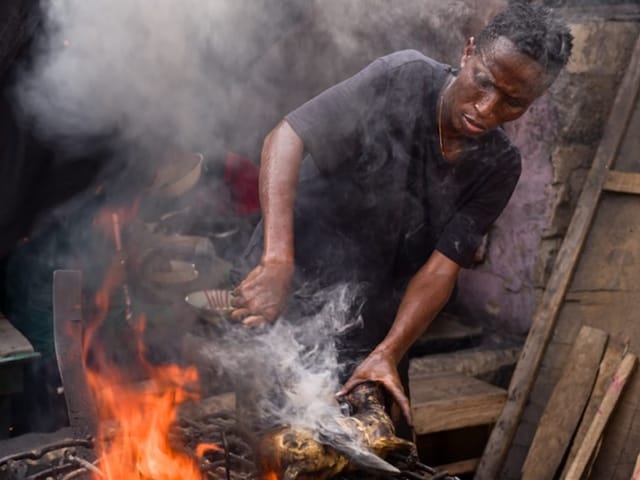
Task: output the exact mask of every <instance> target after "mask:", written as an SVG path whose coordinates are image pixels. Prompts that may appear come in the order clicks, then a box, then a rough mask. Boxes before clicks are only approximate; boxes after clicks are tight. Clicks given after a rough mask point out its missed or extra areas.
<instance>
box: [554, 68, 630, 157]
mask: <svg viewBox="0 0 640 480" xmlns="http://www.w3.org/2000/svg"><path fill="white" fill-rule="evenodd" d="M622 73H623V72H621V73H619V74H612V75H607V74H599V73H598V74H596V73H581V74H561V75H560V76H559V77H558V79H557V80H556V82H555V83H554V84H553V85H552V87H551V89H552V95H553V101H554V103H555V105H556V111H555V115H556V117H557V120H558V123H557V124H558V125H559V127H558V132H557V135H558V137H559V139H560V140H561V141H563V142H565V143H579V144H583V145H595V144H597V143H598V142H599V141H600V138H601V137H602V131H603V128H604V125H605V123H606V122H607V120H608V118H609V111H610V109H611V105H612V104H613V101H614V98H615V94H616V91H617V88H618V85H619V83H620V79H621V78H622Z"/></svg>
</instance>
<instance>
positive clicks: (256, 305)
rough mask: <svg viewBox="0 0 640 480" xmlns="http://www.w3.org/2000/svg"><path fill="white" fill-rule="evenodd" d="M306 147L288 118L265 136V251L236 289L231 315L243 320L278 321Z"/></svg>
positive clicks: (288, 275)
mask: <svg viewBox="0 0 640 480" xmlns="http://www.w3.org/2000/svg"><path fill="white" fill-rule="evenodd" d="M303 151H304V146H303V142H302V139H301V138H300V137H299V136H298V135H297V134H296V133H295V131H294V130H293V129H292V128H291V126H290V125H289V124H288V123H287V122H286V121H282V122H280V123H279V124H278V125H277V126H276V127H275V128H274V129H273V130H272V131H271V133H269V135H267V137H266V139H265V142H264V145H263V149H262V157H261V163H260V204H261V207H262V215H263V221H264V251H263V253H262V258H261V260H260V263H259V264H258V266H256V267H255V268H254V269H253V270H252V271H251V272H250V273H249V275H247V277H246V278H245V279H244V280H243V281H242V282H241V283H240V285H239V286H238V287H237V288H236V289H235V291H234V300H233V305H234V307H235V308H236V309H235V310H234V312H233V314H232V317H233V318H234V319H236V320H241V319H243V323H244V324H245V325H258V324H262V323H266V322H271V321H273V320H275V319H276V318H277V317H278V315H280V313H281V312H282V310H283V309H284V306H285V303H286V300H287V296H288V293H289V287H290V285H291V278H292V276H293V270H294V246H293V245H294V244H293V238H294V237H293V236H294V232H293V206H294V202H295V196H296V187H297V184H298V177H299V174H300V165H301V163H302V155H303Z"/></svg>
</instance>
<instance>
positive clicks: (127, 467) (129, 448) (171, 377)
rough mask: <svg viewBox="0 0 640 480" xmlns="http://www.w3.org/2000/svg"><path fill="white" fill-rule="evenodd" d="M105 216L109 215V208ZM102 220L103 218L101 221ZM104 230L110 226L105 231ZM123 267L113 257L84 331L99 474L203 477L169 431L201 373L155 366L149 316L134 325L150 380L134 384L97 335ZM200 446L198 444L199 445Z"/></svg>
mask: <svg viewBox="0 0 640 480" xmlns="http://www.w3.org/2000/svg"><path fill="white" fill-rule="evenodd" d="M101 218H109V214H108V213H105V214H104V215H103V216H102V217H101ZM98 223H100V222H98ZM105 233H106V232H105ZM121 281H122V271H121V269H120V268H119V267H118V265H117V264H116V262H114V263H113V264H112V265H111V268H110V269H109V271H108V272H107V275H106V277H105V279H104V282H103V285H102V288H101V289H100V291H99V292H98V293H97V295H96V299H95V307H96V309H97V315H96V317H95V318H94V322H93V324H92V325H91V326H90V328H88V329H87V331H86V332H85V343H84V359H85V363H86V359H87V355H88V353H89V351H91V354H92V359H94V361H93V362H92V364H94V363H95V364H96V365H97V367H96V368H95V370H89V369H87V377H88V383H89V386H90V388H91V390H92V392H93V394H94V397H95V401H96V407H97V410H98V437H97V438H98V445H97V450H98V452H97V453H98V454H99V458H100V463H99V468H100V470H101V472H102V473H103V474H104V476H102V475H100V476H95V477H94V478H95V479H96V480H98V479H100V480H104V479H106V480H125V479H134V480H202V474H201V473H200V470H199V468H198V465H197V463H196V460H195V459H194V458H193V457H192V456H190V455H188V454H186V453H184V452H180V451H176V450H175V449H174V448H172V445H171V444H170V443H171V442H170V441H169V431H170V428H171V426H172V424H173V423H174V421H175V419H176V416H177V413H178V407H179V405H180V404H181V403H183V402H184V401H186V400H189V399H196V398H198V393H197V391H198V373H197V370H196V369H195V368H194V367H187V368H182V367H180V366H178V365H164V366H155V365H151V364H149V363H148V362H147V361H146V360H145V358H144V345H143V342H142V333H143V331H144V325H145V319H144V317H143V316H141V317H140V320H139V321H138V323H137V325H136V332H135V333H136V335H137V341H138V357H139V360H140V362H141V365H142V366H143V367H144V368H145V369H146V372H147V373H148V375H147V377H148V379H149V380H148V381H146V382H144V383H143V384H142V385H141V384H132V383H131V382H130V380H128V379H127V378H126V376H127V375H126V372H123V371H121V370H119V369H118V368H116V367H115V366H114V365H112V364H111V363H110V362H109V361H108V359H107V356H106V354H105V351H104V349H103V348H100V346H99V345H92V343H97V342H96V341H95V338H94V337H95V334H96V331H97V329H98V327H99V326H100V325H101V324H102V323H103V322H104V320H105V319H106V318H107V313H108V311H109V303H110V293H111V292H112V291H114V290H115V289H116V288H118V286H119V285H120V284H121ZM199 448H200V447H199Z"/></svg>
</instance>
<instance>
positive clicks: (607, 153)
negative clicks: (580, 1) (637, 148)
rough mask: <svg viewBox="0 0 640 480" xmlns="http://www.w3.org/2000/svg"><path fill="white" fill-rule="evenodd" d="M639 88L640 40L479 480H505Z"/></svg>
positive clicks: (520, 362)
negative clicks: (508, 458) (504, 473)
mask: <svg viewBox="0 0 640 480" xmlns="http://www.w3.org/2000/svg"><path fill="white" fill-rule="evenodd" d="M639 88H640V37H639V38H638V40H637V41H636V44H635V47H634V50H633V54H632V56H631V59H630V62H629V66H628V67H627V71H626V72H625V75H624V78H623V79H622V82H621V84H620V87H619V89H618V94H617V95H616V99H615V101H614V103H613V106H612V109H611V115H610V118H609V121H608V122H607V125H606V127H605V131H604V134H603V136H602V140H601V141H600V145H599V147H598V150H597V152H596V155H595V158H594V160H593V164H592V166H591V170H590V171H589V175H588V176H587V179H586V181H585V185H584V187H583V189H582V193H581V194H580V198H579V199H578V204H577V206H576V209H575V212H574V214H573V217H572V219H571V223H570V225H569V228H568V230H567V234H566V235H565V238H564V241H563V242H562V246H561V248H560V251H559V252H558V255H557V257H556V262H555V264H554V267H553V272H552V274H551V277H550V279H549V282H548V284H547V287H546V288H545V291H544V294H543V296H542V299H541V300H540V303H539V304H538V307H537V309H536V311H535V313H534V315H533V319H532V321H531V329H530V330H529V335H528V336H527V340H526V342H525V345H524V347H523V349H522V354H521V355H520V360H519V361H518V364H517V366H516V369H515V371H514V373H513V377H512V378H511V384H510V385H509V394H508V397H507V402H506V403H505V406H504V409H503V410H502V413H501V415H500V418H499V419H498V421H497V423H496V426H495V427H494V428H493V430H492V432H491V436H490V437H489V441H488V442H487V446H486V448H485V450H484V453H483V455H482V458H481V460H480V464H479V465H478V470H477V472H476V475H475V477H474V478H475V480H495V479H497V478H500V469H501V468H502V465H503V463H504V460H505V458H506V456H507V453H508V452H509V447H510V446H511V441H512V440H513V437H514V435H515V433H516V429H517V428H518V425H519V423H520V419H521V418H522V413H523V411H524V407H525V405H526V402H527V399H528V398H529V395H530V393H531V389H532V388H533V384H534V382H535V379H536V375H537V373H538V369H539V368H540V364H541V362H542V356H543V355H544V352H545V350H546V347H547V344H548V343H549V339H550V338H551V334H552V333H553V329H554V327H555V322H556V319H557V316H558V312H559V311H560V306H561V305H562V302H563V300H564V295H565V293H566V291H567V289H568V287H569V282H570V281H571V277H572V276H573V272H574V270H575V267H576V264H577V260H578V258H579V256H580V253H581V252H582V248H583V245H584V240H585V238H586V236H587V233H588V232H589V229H590V228H591V222H592V221H593V217H594V214H595V211H596V208H597V205H598V202H599V200H600V194H601V193H602V189H603V186H604V184H605V182H606V180H607V176H608V173H609V168H610V167H611V165H612V164H613V161H614V159H615V157H616V155H617V153H618V148H619V147H620V143H621V141H622V139H623V137H624V135H625V132H626V130H627V126H628V124H629V121H630V119H631V114H632V113H633V109H634V106H635V104H636V98H637V96H638V89H639Z"/></svg>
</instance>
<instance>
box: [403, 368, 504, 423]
mask: <svg viewBox="0 0 640 480" xmlns="http://www.w3.org/2000/svg"><path fill="white" fill-rule="evenodd" d="M410 385H411V386H410V391H411V405H412V410H413V426H414V428H415V431H416V434H418V435H423V434H426V433H433V432H441V431H445V430H455V429H457V428H463V427H475V426H478V425H490V424H492V423H493V422H495V421H496V419H497V418H498V415H499V414H500V410H502V405H503V404H504V400H505V398H506V396H507V392H506V391H505V390H503V389H501V388H498V387H495V386H493V385H490V384H488V383H486V382H483V381H481V380H478V379H476V378H473V377H467V376H465V375H459V374H457V373H453V374H445V375H429V376H424V377H417V378H415V377H414V378H412V379H411V383H410Z"/></svg>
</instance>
